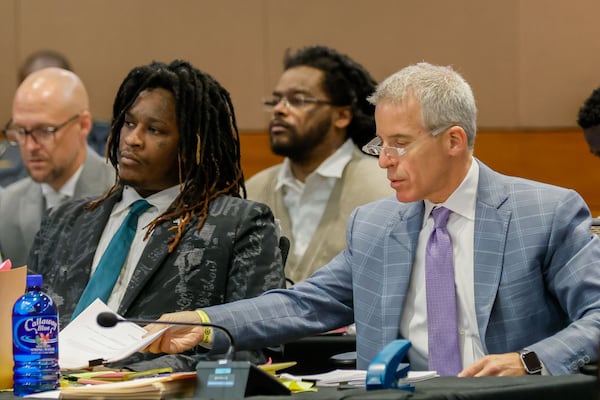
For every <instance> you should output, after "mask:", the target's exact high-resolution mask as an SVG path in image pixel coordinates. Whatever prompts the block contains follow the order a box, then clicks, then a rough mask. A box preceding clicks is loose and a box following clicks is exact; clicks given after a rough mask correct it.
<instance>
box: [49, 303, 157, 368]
mask: <svg viewBox="0 0 600 400" xmlns="http://www.w3.org/2000/svg"><path fill="white" fill-rule="evenodd" d="M106 311H108V312H113V311H112V310H111V309H110V308H108V306H107V305H106V304H104V302H103V301H102V300H100V299H96V300H95V301H94V302H93V303H92V304H90V305H89V307H88V308H86V309H85V310H83V312H82V313H81V314H79V315H78V316H77V318H75V319H74V320H73V321H71V323H70V324H69V325H67V326H66V327H65V328H64V329H63V330H62V331H61V332H60V333H59V335H58V362H59V364H60V368H61V369H81V368H87V367H88V365H89V361H90V360H98V359H102V360H105V362H113V361H119V360H122V359H124V358H126V357H128V356H130V355H132V354H133V353H135V352H137V351H139V350H142V349H143V348H145V347H146V346H148V345H149V344H150V343H152V342H153V341H154V340H155V339H156V338H157V337H159V336H160V335H162V333H163V332H164V331H165V330H166V329H167V327H165V329H162V330H160V331H158V332H156V333H155V334H153V335H150V336H148V337H145V338H144V337H143V336H144V335H145V334H146V333H147V331H146V330H145V329H144V328H142V327H141V326H138V325H136V324H134V323H129V322H121V323H118V324H117V325H115V326H114V327H110V328H105V327H102V326H100V325H98V322H97V321H96V318H97V317H98V314H99V313H101V312H106ZM119 318H120V317H119Z"/></svg>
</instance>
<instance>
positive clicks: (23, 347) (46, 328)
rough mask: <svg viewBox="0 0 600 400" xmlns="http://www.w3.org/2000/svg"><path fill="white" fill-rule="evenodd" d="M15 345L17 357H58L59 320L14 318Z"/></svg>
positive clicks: (46, 317) (42, 317)
mask: <svg viewBox="0 0 600 400" xmlns="http://www.w3.org/2000/svg"><path fill="white" fill-rule="evenodd" d="M13 345H14V353H15V356H16V355H18V354H31V355H40V356H46V355H50V356H57V355H58V318H57V317H56V316H46V315H44V316H22V317H18V316H14V317H13Z"/></svg>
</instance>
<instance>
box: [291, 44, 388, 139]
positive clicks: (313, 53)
mask: <svg viewBox="0 0 600 400" xmlns="http://www.w3.org/2000/svg"><path fill="white" fill-rule="evenodd" d="M298 66H308V67H312V68H316V69H319V70H321V71H323V73H324V78H323V90H324V91H325V93H326V94H327V95H328V96H329V99H330V100H331V102H332V104H333V105H336V106H351V107H352V121H351V122H350V124H349V125H348V128H347V137H350V138H351V139H352V141H353V142H354V143H355V144H356V145H357V146H358V147H362V146H363V145H364V144H366V143H367V142H368V141H369V140H371V139H373V137H374V136H375V117H374V113H375V106H374V105H372V104H371V103H369V102H368V101H367V97H368V96H370V95H371V94H372V93H373V92H374V91H375V88H376V86H377V82H376V81H375V80H374V79H373V78H372V77H371V75H370V74H369V72H368V71H367V70H366V69H365V68H364V67H363V66H362V65H360V64H359V63H357V62H356V61H354V60H353V59H351V58H350V57H348V56H347V55H345V54H341V53H339V52H338V51H336V50H334V49H332V48H329V47H326V46H307V47H304V48H301V49H299V50H298V51H296V52H295V53H292V52H291V50H290V49H287V50H286V52H285V56H284V60H283V67H284V69H285V70H288V69H290V68H293V67H298Z"/></svg>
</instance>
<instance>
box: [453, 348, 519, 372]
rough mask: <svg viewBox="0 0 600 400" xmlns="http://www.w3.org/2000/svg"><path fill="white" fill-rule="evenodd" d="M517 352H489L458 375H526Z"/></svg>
mask: <svg viewBox="0 0 600 400" xmlns="http://www.w3.org/2000/svg"><path fill="white" fill-rule="evenodd" d="M526 374H527V373H526V372H525V368H523V364H522V363H521V356H520V355H519V353H506V354H490V355H487V356H485V357H482V358H480V359H479V360H477V361H475V362H474V363H473V364H471V365H469V366H468V367H466V368H465V369H463V370H462V371H461V372H460V373H459V374H458V376H459V377H463V378H464V377H468V376H474V377H478V376H519V375H526Z"/></svg>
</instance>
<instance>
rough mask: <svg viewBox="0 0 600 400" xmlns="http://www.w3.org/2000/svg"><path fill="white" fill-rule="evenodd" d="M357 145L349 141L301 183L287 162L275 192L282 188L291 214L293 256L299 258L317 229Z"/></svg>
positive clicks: (285, 202)
mask: <svg viewBox="0 0 600 400" xmlns="http://www.w3.org/2000/svg"><path fill="white" fill-rule="evenodd" d="M353 150H354V143H353V142H352V140H350V139H348V140H346V142H345V143H344V144H343V145H342V146H340V147H339V148H338V149H337V150H336V151H335V153H333V154H332V155H331V156H329V157H328V158H327V159H326V160H325V161H323V162H322V163H321V165H319V167H318V168H317V169H316V170H314V171H313V172H311V173H310V175H308V176H307V177H306V180H305V182H301V181H299V180H298V179H296V178H295V177H294V175H293V174H292V169H291V167H290V160H289V159H287V158H286V159H285V160H284V161H283V165H282V167H281V170H280V171H279V176H278V177H277V184H276V185H275V190H279V189H280V188H281V187H283V191H284V194H283V203H284V204H285V207H286V208H287V210H288V213H289V215H290V221H291V224H292V240H293V242H294V254H295V255H296V257H297V258H298V259H300V258H301V257H302V256H303V255H304V252H305V251H306V249H307V248H308V245H309V244H310V241H311V239H312V237H313V235H314V233H315V231H316V230H317V226H318V225H319V222H320V221H321V217H322V216H323V213H324V212H325V208H326V207H327V202H328V200H329V196H331V192H332V191H333V188H334V186H335V184H336V182H337V181H338V180H339V179H341V177H342V174H343V173H344V168H346V165H347V164H348V163H349V162H350V160H351V159H352V151H353Z"/></svg>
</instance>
